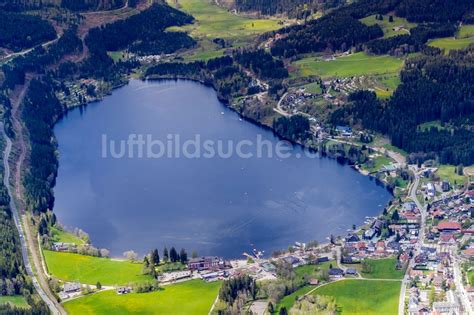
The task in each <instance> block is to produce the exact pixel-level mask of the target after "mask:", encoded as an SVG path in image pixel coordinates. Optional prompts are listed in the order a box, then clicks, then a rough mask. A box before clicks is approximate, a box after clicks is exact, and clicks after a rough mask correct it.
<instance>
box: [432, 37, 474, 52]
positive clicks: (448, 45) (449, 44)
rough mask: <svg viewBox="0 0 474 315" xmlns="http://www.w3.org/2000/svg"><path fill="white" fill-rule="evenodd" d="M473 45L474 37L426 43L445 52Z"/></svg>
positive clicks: (435, 40) (439, 39) (442, 39)
mask: <svg viewBox="0 0 474 315" xmlns="http://www.w3.org/2000/svg"><path fill="white" fill-rule="evenodd" d="M473 43H474V37H469V38H460V39H456V38H453V37H446V38H438V39H434V40H431V41H429V42H428V45H430V46H433V47H438V48H441V49H445V50H446V52H448V51H450V50H457V49H463V48H466V47H467V46H469V45H470V44H473Z"/></svg>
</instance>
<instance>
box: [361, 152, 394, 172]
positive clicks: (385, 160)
mask: <svg viewBox="0 0 474 315" xmlns="http://www.w3.org/2000/svg"><path fill="white" fill-rule="evenodd" d="M373 162H374V164H373V167H368V165H367V164H363V165H362V168H363V169H365V170H367V171H369V172H371V173H372V172H377V171H378V170H380V168H381V167H382V166H384V165H390V163H392V162H393V161H392V159H391V158H389V157H386V156H383V155H382V156H377V157H376V158H374V159H373Z"/></svg>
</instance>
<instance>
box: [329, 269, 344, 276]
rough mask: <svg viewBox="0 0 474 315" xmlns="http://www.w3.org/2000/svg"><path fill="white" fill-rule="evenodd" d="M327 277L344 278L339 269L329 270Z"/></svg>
mask: <svg viewBox="0 0 474 315" xmlns="http://www.w3.org/2000/svg"><path fill="white" fill-rule="evenodd" d="M329 277H331V278H342V277H344V270H342V269H339V268H330V269H329Z"/></svg>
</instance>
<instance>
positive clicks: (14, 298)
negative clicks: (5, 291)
mask: <svg viewBox="0 0 474 315" xmlns="http://www.w3.org/2000/svg"><path fill="white" fill-rule="evenodd" d="M2 304H10V305H11V306H16V307H20V308H29V307H30V306H29V305H28V303H26V300H25V298H24V297H23V296H22V295H11V296H9V295H8V296H0V305H2Z"/></svg>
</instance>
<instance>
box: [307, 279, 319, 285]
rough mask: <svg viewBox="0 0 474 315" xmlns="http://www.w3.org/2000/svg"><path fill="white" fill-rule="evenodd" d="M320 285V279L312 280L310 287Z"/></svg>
mask: <svg viewBox="0 0 474 315" xmlns="http://www.w3.org/2000/svg"><path fill="white" fill-rule="evenodd" d="M318 284H319V280H318V279H310V280H309V285H318Z"/></svg>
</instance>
